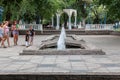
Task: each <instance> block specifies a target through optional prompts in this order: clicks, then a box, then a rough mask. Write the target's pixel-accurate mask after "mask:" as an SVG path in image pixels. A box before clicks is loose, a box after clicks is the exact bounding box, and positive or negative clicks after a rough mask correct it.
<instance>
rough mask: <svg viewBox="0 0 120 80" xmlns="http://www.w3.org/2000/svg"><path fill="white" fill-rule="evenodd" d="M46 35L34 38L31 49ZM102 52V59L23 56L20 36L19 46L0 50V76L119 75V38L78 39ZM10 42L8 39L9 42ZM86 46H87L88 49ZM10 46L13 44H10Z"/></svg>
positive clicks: (92, 37) (95, 57) (22, 37)
mask: <svg viewBox="0 0 120 80" xmlns="http://www.w3.org/2000/svg"><path fill="white" fill-rule="evenodd" d="M47 37H48V36H47V35H44V36H43V35H42V36H36V37H35V40H34V46H39V44H40V43H41V41H42V40H44V39H46V38H47ZM78 39H84V40H86V41H87V42H90V43H91V44H92V45H95V46H97V47H99V48H101V49H103V50H104V51H105V52H106V55H41V56H40V55H37V56H36V55H29V56H28V55H27V56H20V55H19V53H20V52H21V51H22V50H23V49H25V46H23V44H24V36H20V37H19V45H18V46H11V47H10V48H4V49H3V48H0V74H4V73H23V72H24V73H40V72H51V73H53V72H58V73H61V72H62V73H94V72H98V73H110V72H111V73H112V72H120V37H119V36H108V35H104V36H94V35H93V36H84V35H82V36H80V35H78ZM10 40H11V42H13V41H12V38H10ZM91 44H89V45H91ZM11 45H13V43H12V44H11Z"/></svg>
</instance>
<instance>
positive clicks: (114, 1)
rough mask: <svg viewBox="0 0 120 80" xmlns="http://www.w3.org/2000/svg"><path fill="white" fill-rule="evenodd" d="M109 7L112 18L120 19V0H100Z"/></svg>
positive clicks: (109, 14)
mask: <svg viewBox="0 0 120 80" xmlns="http://www.w3.org/2000/svg"><path fill="white" fill-rule="evenodd" d="M99 4H103V5H105V6H106V8H107V9H108V16H109V19H110V20H120V1H119V0H99Z"/></svg>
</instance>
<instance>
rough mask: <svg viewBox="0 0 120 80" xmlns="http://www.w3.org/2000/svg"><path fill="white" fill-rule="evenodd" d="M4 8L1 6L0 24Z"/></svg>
mask: <svg viewBox="0 0 120 80" xmlns="http://www.w3.org/2000/svg"><path fill="white" fill-rule="evenodd" d="M3 11H4V10H3V7H2V6H0V23H1V22H2V14H3Z"/></svg>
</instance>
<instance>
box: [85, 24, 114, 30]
mask: <svg viewBox="0 0 120 80" xmlns="http://www.w3.org/2000/svg"><path fill="white" fill-rule="evenodd" d="M113 26H114V24H86V27H85V30H114V28H113Z"/></svg>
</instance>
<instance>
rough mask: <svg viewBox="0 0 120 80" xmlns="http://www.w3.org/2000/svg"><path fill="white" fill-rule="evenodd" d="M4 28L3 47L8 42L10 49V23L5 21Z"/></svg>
mask: <svg viewBox="0 0 120 80" xmlns="http://www.w3.org/2000/svg"><path fill="white" fill-rule="evenodd" d="M3 26H4V40H3V41H2V45H3V43H4V41H5V40H7V43H8V47H10V41H9V27H8V21H5V23H4V25H3Z"/></svg>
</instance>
